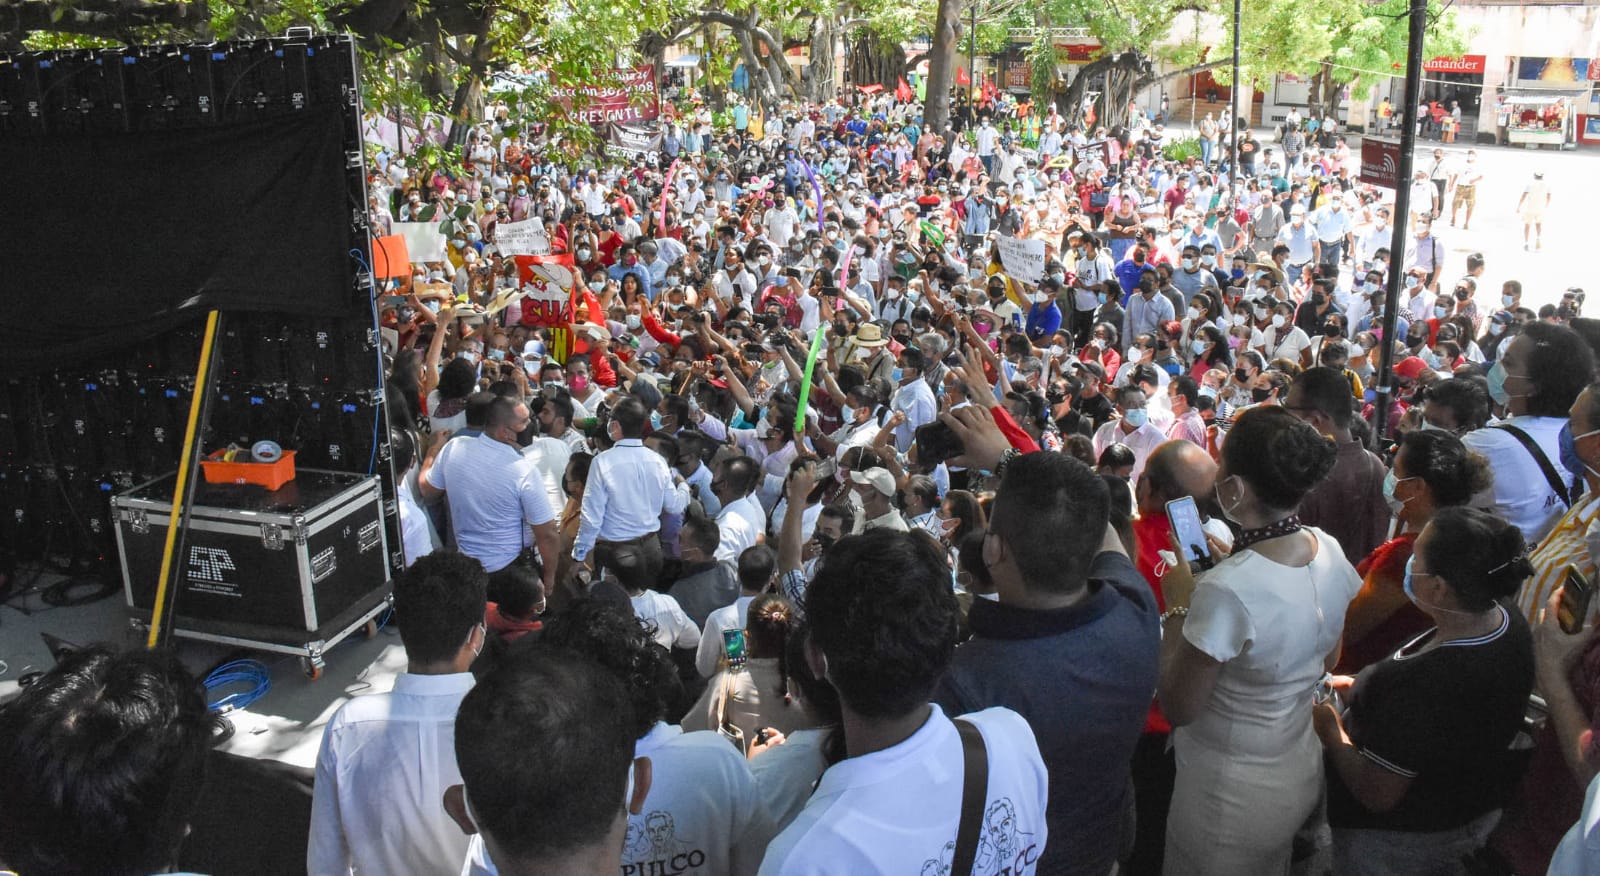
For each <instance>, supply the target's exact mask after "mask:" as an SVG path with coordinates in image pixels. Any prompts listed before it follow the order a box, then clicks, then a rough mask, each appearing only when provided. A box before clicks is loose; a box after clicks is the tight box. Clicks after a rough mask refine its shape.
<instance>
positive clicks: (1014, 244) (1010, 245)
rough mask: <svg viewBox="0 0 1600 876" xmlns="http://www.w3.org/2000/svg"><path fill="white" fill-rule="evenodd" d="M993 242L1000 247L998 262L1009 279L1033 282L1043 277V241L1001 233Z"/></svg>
mask: <svg viewBox="0 0 1600 876" xmlns="http://www.w3.org/2000/svg"><path fill="white" fill-rule="evenodd" d="M995 243H996V244H998V245H999V247H1000V264H1002V265H1004V266H1005V269H1006V273H1007V274H1008V275H1010V276H1011V279H1013V280H1016V281H1018V282H1021V283H1034V284H1036V283H1038V282H1039V281H1040V280H1043V279H1044V241H1042V240H1032V239H1024V238H1016V237H1006V236H1003V235H1002V236H1000V237H996V238H995Z"/></svg>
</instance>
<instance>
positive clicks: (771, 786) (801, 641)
mask: <svg viewBox="0 0 1600 876" xmlns="http://www.w3.org/2000/svg"><path fill="white" fill-rule="evenodd" d="M973 552H974V553H975V554H981V553H983V551H982V549H981V548H977V549H974V551H973ZM806 636H807V633H806V629H805V626H804V625H803V624H800V625H796V626H795V627H793V628H792V629H790V631H789V641H788V643H787V645H786V646H785V647H786V651H785V653H786V655H787V659H786V661H785V663H786V664H787V669H788V671H789V682H790V686H791V687H792V688H794V690H795V692H796V693H798V694H799V698H800V706H801V708H802V709H803V710H804V711H805V716H806V726H807V728H809V729H803V730H795V731H794V732H792V733H776V734H768V736H769V739H768V740H767V741H765V742H758V743H755V744H752V745H751V746H750V774H751V775H752V776H754V777H755V780H756V788H757V789H759V790H760V791H761V799H762V802H764V803H766V804H767V814H768V815H771V816H772V822H773V829H774V830H775V831H778V832H781V831H782V830H783V829H784V828H786V827H788V826H789V824H790V822H793V821H794V820H795V817H796V816H798V815H799V814H800V810H801V809H804V808H805V805H806V801H807V800H809V799H811V791H812V789H813V788H815V787H816V786H817V779H819V778H821V777H822V773H823V771H824V770H826V769H827V768H828V767H830V766H832V765H833V764H836V763H838V762H839V761H841V760H844V758H845V748H844V733H843V732H842V731H841V730H840V725H841V724H842V723H843V715H842V713H841V712H840V710H839V693H838V691H835V690H834V689H833V685H831V684H829V683H828V682H827V681H826V680H824V679H821V678H818V677H816V676H815V675H813V674H812V672H811V666H810V664H808V663H806V656H805V643H806ZM773 729H776V728H773Z"/></svg>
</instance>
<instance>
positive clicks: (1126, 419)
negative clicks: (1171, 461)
mask: <svg viewBox="0 0 1600 876" xmlns="http://www.w3.org/2000/svg"><path fill="white" fill-rule="evenodd" d="M1118 398H1119V402H1120V403H1119V404H1118V405H1117V409H1118V410H1119V411H1121V413H1122V417H1121V418H1120V419H1116V420H1112V421H1111V422H1109V423H1106V424H1105V425H1104V426H1101V427H1100V428H1099V430H1097V431H1096V432H1095V433H1094V457H1095V459H1099V458H1100V454H1102V453H1105V452H1106V448H1107V447H1110V446H1111V445H1113V444H1125V445H1127V447H1128V449H1129V450H1132V451H1133V459H1134V462H1133V473H1132V474H1130V475H1129V477H1128V482H1129V483H1138V482H1139V475H1140V474H1142V473H1143V472H1144V464H1145V461H1146V460H1148V459H1149V458H1150V454H1151V452H1152V451H1154V450H1155V449H1156V448H1157V447H1159V446H1160V445H1161V444H1162V442H1164V441H1166V440H1167V436H1166V435H1163V434H1161V430H1160V429H1157V428H1156V427H1155V424H1154V423H1151V422H1150V412H1149V410H1148V409H1147V406H1146V402H1145V395H1144V392H1143V391H1142V390H1138V389H1134V388H1132V387H1124V388H1123V389H1122V391H1121V392H1120V393H1119V395H1118Z"/></svg>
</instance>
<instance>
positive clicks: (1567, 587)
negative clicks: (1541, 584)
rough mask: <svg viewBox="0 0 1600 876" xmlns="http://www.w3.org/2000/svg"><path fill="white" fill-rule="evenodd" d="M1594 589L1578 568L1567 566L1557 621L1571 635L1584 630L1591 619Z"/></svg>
mask: <svg viewBox="0 0 1600 876" xmlns="http://www.w3.org/2000/svg"><path fill="white" fill-rule="evenodd" d="M1593 596H1594V587H1593V586H1592V585H1591V584H1590V583H1589V582H1588V580H1587V579H1585V578H1584V577H1583V572H1581V571H1579V570H1578V567H1577V566H1572V565H1569V566H1567V575H1566V578H1565V579H1564V580H1563V581H1562V582H1561V602H1560V604H1559V605H1558V606H1557V608H1556V620H1558V621H1560V622H1561V629H1562V630H1563V631H1565V632H1566V633H1567V634H1569V635H1571V634H1574V633H1577V632H1579V631H1580V630H1582V629H1583V622H1584V621H1586V620H1588V618H1589V600H1590V599H1591V598H1592V597H1593Z"/></svg>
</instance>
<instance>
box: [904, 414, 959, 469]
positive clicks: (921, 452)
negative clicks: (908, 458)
mask: <svg viewBox="0 0 1600 876" xmlns="http://www.w3.org/2000/svg"><path fill="white" fill-rule="evenodd" d="M916 440H917V461H918V462H920V463H922V464H925V465H937V464H938V463H941V462H944V461H945V460H948V459H954V458H956V457H957V456H960V455H961V454H963V453H966V452H967V449H966V448H965V447H963V446H962V444H961V439H960V438H958V437H957V436H956V433H955V431H954V430H953V429H951V428H950V427H949V426H947V425H945V423H944V422H943V421H941V420H934V421H933V422H931V423H928V424H927V425H925V426H918V427H917V435H916Z"/></svg>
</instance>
